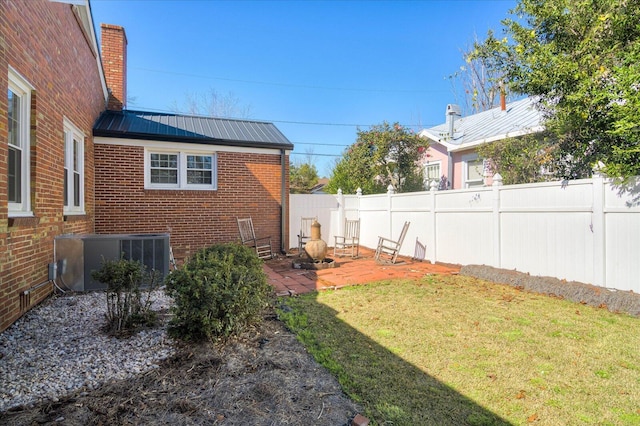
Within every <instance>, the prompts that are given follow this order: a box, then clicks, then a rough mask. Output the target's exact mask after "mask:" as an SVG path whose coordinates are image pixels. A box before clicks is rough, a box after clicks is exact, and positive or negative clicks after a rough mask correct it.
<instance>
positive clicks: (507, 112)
mask: <svg viewBox="0 0 640 426" xmlns="http://www.w3.org/2000/svg"><path fill="white" fill-rule="evenodd" d="M542 123H543V117H542V113H540V112H539V111H538V109H536V107H535V105H534V101H533V100H532V99H531V98H525V99H522V100H519V101H515V102H511V103H509V104H506V103H505V102H504V100H503V101H502V102H501V106H499V107H495V108H492V109H490V110H487V111H483V112H480V113H477V114H473V115H470V116H467V117H460V108H459V107H458V106H457V105H451V104H450V105H447V111H446V122H445V123H443V124H440V125H438V126H435V127H431V128H429V129H424V130H422V131H420V133H419V135H420V136H422V137H425V138H428V139H429V140H430V146H429V149H427V152H426V157H425V159H424V168H425V169H424V170H425V176H426V178H427V179H428V181H429V182H431V181H434V180H435V181H437V182H438V183H440V182H443V184H442V185H441V187H440V189H461V188H470V187H473V186H484V185H490V184H491V182H492V179H491V178H492V176H487V173H485V170H486V168H485V167H484V164H483V161H482V159H480V158H478V154H477V152H476V148H477V147H478V146H479V145H482V144H484V143H489V142H496V141H499V140H503V139H507V138H513V137H518V136H523V135H527V134H530V133H536V132H540V131H542V130H544V126H543V124H542ZM443 177H444V178H443ZM444 182H446V183H444Z"/></svg>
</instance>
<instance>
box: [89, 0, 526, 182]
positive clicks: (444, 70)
mask: <svg viewBox="0 0 640 426" xmlns="http://www.w3.org/2000/svg"><path fill="white" fill-rule="evenodd" d="M515 5H516V1H515V0H514V1H512V0H501V1H500V0H493V1H484V0H475V1H451V0H450V1H429V0H425V1H213V0H211V1H206V0H200V1H190V0H173V1H169V0H164V1H160V0H158V1H156V0H92V1H91V9H92V13H93V19H94V23H95V25H96V27H97V28H98V34H99V26H100V24H101V23H107V24H114V25H120V26H123V27H124V28H125V31H126V34H127V39H128V51H127V54H128V58H127V60H128V72H127V78H128V81H127V91H128V97H129V99H130V102H129V104H128V108H129V109H141V110H159V111H172V112H175V107H176V105H178V106H179V107H181V106H183V105H184V104H185V101H186V98H187V96H188V95H189V94H192V95H193V94H205V93H207V92H210V91H211V90H215V91H216V92H217V93H218V94H219V95H220V96H228V95H230V94H231V95H232V96H233V97H235V98H236V99H237V100H238V101H239V107H241V108H243V109H248V110H249V112H248V115H247V113H246V112H243V113H241V114H242V116H240V118H250V119H255V120H266V121H271V122H273V123H274V124H275V125H276V126H277V127H278V128H279V129H280V130H281V131H282V132H283V133H284V135H285V136H286V137H287V138H288V139H289V140H290V141H291V142H293V143H294V145H295V150H294V151H293V155H292V157H291V160H292V161H293V162H295V163H302V162H305V161H307V160H309V159H310V160H311V161H312V163H313V164H315V165H316V167H317V168H318V172H319V174H320V175H321V176H327V177H328V176H329V175H330V173H331V170H332V168H333V164H334V161H335V159H336V158H337V157H339V156H340V154H341V153H342V151H343V150H344V149H345V148H346V147H347V146H348V145H350V144H352V143H353V142H355V140H356V137H357V133H356V132H357V129H358V127H357V126H359V128H360V129H361V130H367V129H368V128H369V126H371V125H375V124H380V123H382V122H383V121H388V122H390V123H394V122H399V123H401V124H403V125H406V126H410V127H411V128H413V129H414V130H416V131H418V130H420V128H422V127H430V126H434V125H437V124H440V123H442V122H444V116H445V108H446V105H447V104H449V103H456V102H459V103H462V100H461V99H459V98H458V99H456V91H454V89H453V88H452V83H451V81H450V80H449V79H448V78H447V77H448V76H449V75H451V74H453V73H454V72H456V71H457V70H458V69H459V68H460V66H461V65H463V60H462V55H461V51H462V50H463V49H465V48H466V47H467V46H470V45H471V43H472V41H473V39H474V35H475V34H477V36H478V37H480V38H483V37H484V35H485V34H486V32H487V30H488V29H494V30H495V31H496V33H497V34H498V35H500V34H502V33H501V25H500V21H501V20H502V19H504V18H506V17H507V16H508V11H509V9H512V8H514V7H515ZM458 92H459V91H458ZM458 96H460V94H459V93H458ZM185 108H186V107H185Z"/></svg>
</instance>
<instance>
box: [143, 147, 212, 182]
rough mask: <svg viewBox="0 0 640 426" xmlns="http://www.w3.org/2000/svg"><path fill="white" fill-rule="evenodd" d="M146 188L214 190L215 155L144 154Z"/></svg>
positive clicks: (168, 152)
mask: <svg viewBox="0 0 640 426" xmlns="http://www.w3.org/2000/svg"><path fill="white" fill-rule="evenodd" d="M145 188H149V189H195V190H215V189H217V164H216V155H215V153H211V152H206V153H205V152H191V151H189V152H185V151H177V152H173V151H156V150H147V152H146V155H145Z"/></svg>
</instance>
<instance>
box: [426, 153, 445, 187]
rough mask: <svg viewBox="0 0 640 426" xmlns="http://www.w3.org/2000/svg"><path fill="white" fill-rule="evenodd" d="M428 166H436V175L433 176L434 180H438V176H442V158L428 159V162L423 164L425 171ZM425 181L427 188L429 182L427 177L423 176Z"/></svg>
mask: <svg viewBox="0 0 640 426" xmlns="http://www.w3.org/2000/svg"><path fill="white" fill-rule="evenodd" d="M429 166H438V177H437V178H435V180H437V181H438V182H440V178H441V177H442V160H437V161H429V162H427V163H425V164H424V168H425V171H426V169H427V167H429ZM425 174H426V173H425ZM431 180H434V179H431ZM425 181H426V182H427V189H428V187H429V184H430V183H431V182H430V179H429V177H427V176H425Z"/></svg>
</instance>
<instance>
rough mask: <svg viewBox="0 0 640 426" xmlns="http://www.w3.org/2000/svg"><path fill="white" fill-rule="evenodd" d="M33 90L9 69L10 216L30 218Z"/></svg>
mask: <svg viewBox="0 0 640 426" xmlns="http://www.w3.org/2000/svg"><path fill="white" fill-rule="evenodd" d="M32 90H33V87H32V86H31V85H30V84H29V83H27V81H26V80H25V79H24V78H22V76H20V75H19V74H18V73H17V72H16V71H15V70H14V69H13V68H11V67H9V89H8V91H7V101H8V110H7V121H8V123H7V124H8V126H7V127H8V131H9V132H8V136H9V137H8V142H9V143H8V150H9V152H8V156H7V162H8V167H7V185H8V188H7V194H8V198H9V200H8V201H9V205H8V209H9V216H28V215H31V194H30V179H31V173H30V166H29V164H30V158H29V157H30V153H29V151H30V145H31V144H30V122H31V117H30V114H31V91H32Z"/></svg>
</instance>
